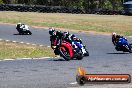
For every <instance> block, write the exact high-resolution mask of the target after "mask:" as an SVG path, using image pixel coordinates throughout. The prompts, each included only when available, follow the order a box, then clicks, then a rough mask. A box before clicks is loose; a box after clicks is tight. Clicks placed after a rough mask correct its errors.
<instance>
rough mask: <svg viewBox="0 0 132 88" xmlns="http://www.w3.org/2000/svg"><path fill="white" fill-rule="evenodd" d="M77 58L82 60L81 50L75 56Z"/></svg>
mask: <svg viewBox="0 0 132 88" xmlns="http://www.w3.org/2000/svg"><path fill="white" fill-rule="evenodd" d="M76 58H77V60H82V59H83V54H82V52H79V53H78V54H77V56H76Z"/></svg>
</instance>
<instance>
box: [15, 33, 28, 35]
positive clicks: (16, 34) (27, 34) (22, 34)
mask: <svg viewBox="0 0 132 88" xmlns="http://www.w3.org/2000/svg"><path fill="white" fill-rule="evenodd" d="M13 35H29V34H19V33H18V34H13Z"/></svg>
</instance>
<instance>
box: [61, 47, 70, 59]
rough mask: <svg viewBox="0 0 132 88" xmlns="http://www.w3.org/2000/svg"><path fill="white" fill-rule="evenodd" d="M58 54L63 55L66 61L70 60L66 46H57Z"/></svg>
mask: <svg viewBox="0 0 132 88" xmlns="http://www.w3.org/2000/svg"><path fill="white" fill-rule="evenodd" d="M59 52H60V56H61V57H63V58H64V59H65V60H66V61H69V60H70V54H69V52H68V49H67V48H66V47H61V48H59Z"/></svg>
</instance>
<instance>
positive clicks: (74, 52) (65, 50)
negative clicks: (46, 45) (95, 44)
mask: <svg viewBox="0 0 132 88" xmlns="http://www.w3.org/2000/svg"><path fill="white" fill-rule="evenodd" d="M51 47H52V49H53V50H54V53H55V54H56V55H60V56H61V57H63V58H64V59H65V60H66V61H69V60H71V59H73V58H76V59H77V60H81V59H83V53H82V52H81V50H80V49H79V48H74V47H72V45H71V44H70V43H69V42H67V41H65V40H62V41H61V42H60V44H59V47H56V40H54V42H53V45H52V46H51Z"/></svg>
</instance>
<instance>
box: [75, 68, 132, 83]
mask: <svg viewBox="0 0 132 88" xmlns="http://www.w3.org/2000/svg"><path fill="white" fill-rule="evenodd" d="M76 81H77V83H78V84H80V85H83V84H85V83H118V84H119V83H130V82H131V76H130V75H129V74H86V72H85V70H84V69H83V68H82V67H79V68H78V71H77V75H76Z"/></svg>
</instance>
